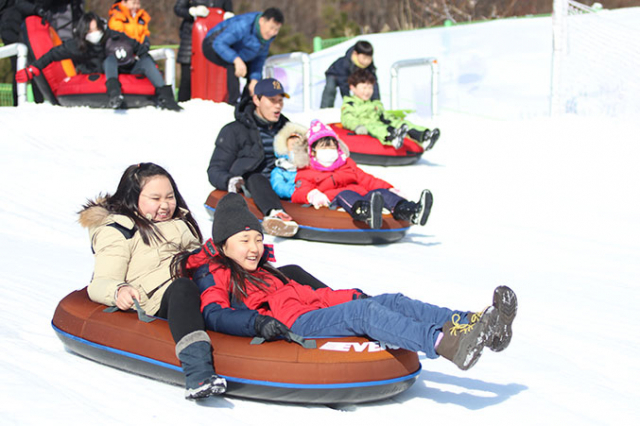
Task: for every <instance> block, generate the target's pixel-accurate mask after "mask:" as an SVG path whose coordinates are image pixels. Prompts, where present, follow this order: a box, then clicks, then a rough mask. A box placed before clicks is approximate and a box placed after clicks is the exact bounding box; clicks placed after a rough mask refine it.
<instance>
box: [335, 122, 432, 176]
mask: <svg viewBox="0 0 640 426" xmlns="http://www.w3.org/2000/svg"><path fill="white" fill-rule="evenodd" d="M330 126H331V128H332V129H333V130H334V131H335V132H336V134H337V135H338V137H339V138H340V139H341V140H342V141H343V142H344V143H346V144H347V146H348V147H349V151H350V152H351V158H352V159H353V161H355V162H356V163H358V164H370V165H373V166H406V165H409V164H413V163H415V162H417V161H418V160H419V159H420V157H421V156H422V154H423V153H424V149H423V148H422V147H421V146H420V145H419V144H418V143H416V142H415V141H414V140H413V139H410V138H405V140H404V145H402V147H401V148H400V149H395V148H394V147H392V146H390V145H382V144H381V143H380V141H379V140H378V139H376V138H374V137H372V136H369V135H356V134H355V133H353V131H351V130H347V129H345V128H344V127H342V124H340V123H333V124H330Z"/></svg>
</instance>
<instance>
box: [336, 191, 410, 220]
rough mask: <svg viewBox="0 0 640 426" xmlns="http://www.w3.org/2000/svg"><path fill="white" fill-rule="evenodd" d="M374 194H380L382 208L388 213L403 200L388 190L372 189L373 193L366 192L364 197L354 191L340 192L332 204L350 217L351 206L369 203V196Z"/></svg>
mask: <svg viewBox="0 0 640 426" xmlns="http://www.w3.org/2000/svg"><path fill="white" fill-rule="evenodd" d="M374 192H379V193H380V194H382V200H383V202H384V208H385V209H387V210H389V211H390V212H392V211H393V209H394V208H395V207H396V205H397V204H398V203H399V202H400V201H403V200H404V198H402V197H401V196H399V195H397V194H394V193H393V192H391V191H389V190H388V189H374V190H373V191H369V192H367V194H366V195H360V194H358V193H357V192H355V191H351V190H348V189H345V190H344V191H341V192H339V193H338V195H336V198H334V199H333V202H334V203H336V204H337V205H338V206H340V207H342V208H343V209H344V210H345V211H346V212H347V213H349V214H350V215H351V213H352V212H353V205H354V204H355V203H356V202H357V201H360V200H367V201H371V195H372V194H373V193H374Z"/></svg>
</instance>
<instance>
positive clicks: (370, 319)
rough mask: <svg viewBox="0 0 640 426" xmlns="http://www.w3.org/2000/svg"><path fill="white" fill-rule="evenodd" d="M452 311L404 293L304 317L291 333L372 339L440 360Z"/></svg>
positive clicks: (381, 296) (383, 296)
mask: <svg viewBox="0 0 640 426" xmlns="http://www.w3.org/2000/svg"><path fill="white" fill-rule="evenodd" d="M456 313H457V314H459V315H460V317H461V318H465V317H466V312H461V311H452V310H450V309H447V308H441V307H439V306H435V305H430V304H428V303H424V302H420V301H419V300H413V299H410V298H408V297H406V296H404V295H402V294H400V293H395V294H381V295H379V296H373V297H369V298H366V299H357V300H353V301H350V302H346V303H343V304H340V305H336V306H331V307H329V308H324V309H318V310H315V311H311V312H307V313H306V314H303V315H301V316H300V317H299V318H298V319H297V320H296V322H295V323H293V326H292V327H291V331H293V332H294V333H296V334H299V335H301V336H368V337H370V338H371V339H374V340H379V341H381V342H384V343H388V344H391V345H395V346H399V347H401V348H404V349H408V350H410V351H422V352H424V353H425V354H426V355H427V357H428V358H437V357H438V354H437V353H436V351H435V348H434V345H435V343H436V338H437V337H438V333H439V332H440V331H442V326H443V325H444V323H445V322H447V321H450V320H451V316H452V315H453V314H456Z"/></svg>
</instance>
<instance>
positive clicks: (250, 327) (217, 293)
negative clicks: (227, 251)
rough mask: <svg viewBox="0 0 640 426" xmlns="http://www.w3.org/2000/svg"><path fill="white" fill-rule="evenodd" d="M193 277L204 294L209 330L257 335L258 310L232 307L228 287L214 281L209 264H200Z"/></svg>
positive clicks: (203, 311) (205, 320)
mask: <svg viewBox="0 0 640 426" xmlns="http://www.w3.org/2000/svg"><path fill="white" fill-rule="evenodd" d="M192 277H193V280H194V281H195V283H196V284H197V285H198V288H199V289H200V294H201V295H202V303H203V305H204V306H203V307H202V315H203V317H204V322H205V325H206V327H207V328H208V329H209V330H213V331H217V332H219V333H225V334H231V335H234V336H244V337H251V336H255V335H256V332H255V322H256V317H257V316H258V312H257V311H254V310H251V309H246V308H245V309H235V308H232V307H231V302H230V300H229V289H228V287H227V286H225V285H224V284H223V283H216V282H215V281H214V279H213V275H212V274H211V272H209V266H208V265H202V266H200V267H199V268H198V269H197V270H196V271H195V272H194V273H193V274H192Z"/></svg>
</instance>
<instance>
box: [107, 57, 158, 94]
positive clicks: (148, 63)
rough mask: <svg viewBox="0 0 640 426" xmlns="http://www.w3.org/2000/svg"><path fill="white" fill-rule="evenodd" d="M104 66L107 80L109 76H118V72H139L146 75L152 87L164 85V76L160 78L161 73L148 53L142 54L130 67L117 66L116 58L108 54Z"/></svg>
mask: <svg viewBox="0 0 640 426" xmlns="http://www.w3.org/2000/svg"><path fill="white" fill-rule="evenodd" d="M102 65H103V67H104V75H105V77H107V80H109V79H110V78H115V79H117V78H118V72H121V73H123V74H141V75H144V76H146V77H147V78H148V79H149V81H151V84H153V87H155V88H158V87H162V86H164V85H165V83H164V78H162V74H161V73H160V71H158V68H157V67H156V63H155V61H154V60H153V58H151V56H149V55H144V56H142V58H140V59H138V60H137V61H136V62H135V63H134V65H133V67H132V68H126V69H123V68H118V60H117V59H116V57H115V55H109V56H107V57H106V58H105V60H104V62H103V64H102Z"/></svg>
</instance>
